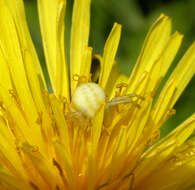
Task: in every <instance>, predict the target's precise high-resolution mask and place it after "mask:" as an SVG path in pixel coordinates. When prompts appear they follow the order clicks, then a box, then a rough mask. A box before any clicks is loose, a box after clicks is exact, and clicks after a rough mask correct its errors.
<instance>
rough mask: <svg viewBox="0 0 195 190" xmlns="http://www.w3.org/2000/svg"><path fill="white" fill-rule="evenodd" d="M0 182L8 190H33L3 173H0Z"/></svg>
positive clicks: (26, 184)
mask: <svg viewBox="0 0 195 190" xmlns="http://www.w3.org/2000/svg"><path fill="white" fill-rule="evenodd" d="M0 182H1V183H3V184H5V185H7V186H8V188H10V189H20V190H26V189H28V190H34V188H33V187H31V186H30V185H29V184H28V183H26V182H25V181H24V180H21V179H19V178H17V177H15V176H12V175H10V174H7V173H6V172H4V171H0Z"/></svg>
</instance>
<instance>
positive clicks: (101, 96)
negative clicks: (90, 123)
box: [72, 82, 106, 117]
mask: <svg viewBox="0 0 195 190" xmlns="http://www.w3.org/2000/svg"><path fill="white" fill-rule="evenodd" d="M105 99H106V96H105V92H104V89H103V88H102V87H101V86H99V85H98V84H96V83H92V82H90V83H85V84H82V85H80V86H78V87H77V88H76V90H75V92H74V94H73V97H72V102H73V105H74V106H75V108H76V109H77V110H78V111H80V112H82V113H83V114H85V115H87V116H89V117H93V116H94V114H95V112H96V110H97V108H98V105H99V103H100V102H103V101H105Z"/></svg>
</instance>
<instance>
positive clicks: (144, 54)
mask: <svg viewBox="0 0 195 190" xmlns="http://www.w3.org/2000/svg"><path fill="white" fill-rule="evenodd" d="M170 31H171V21H170V19H169V18H168V17H167V16H165V15H161V16H160V17H159V18H158V19H157V21H156V22H155V23H154V24H153V26H152V27H151V29H150V31H149V33H148V34H147V36H146V39H145V42H144V45H143V47H142V50H141V53H140V55H139V57H138V60H137V63H136V65H135V67H134V69H133V72H132V74H131V75H130V78H129V86H128V88H127V93H132V92H133V91H134V89H135V86H136V83H137V81H138V80H139V79H140V77H141V75H142V74H143V73H144V72H148V73H150V71H151V69H152V67H153V65H154V63H155V62H156V61H157V60H158V59H159V56H160V55H161V54H162V51H163V50H164V48H165V46H166V44H167V42H168V40H169V36H170Z"/></svg>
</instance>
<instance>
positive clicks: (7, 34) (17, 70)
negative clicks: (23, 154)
mask: <svg viewBox="0 0 195 190" xmlns="http://www.w3.org/2000/svg"><path fill="white" fill-rule="evenodd" d="M0 16H1V18H2V19H1V22H0V28H1V33H0V40H1V42H0V47H1V49H2V53H3V55H4V57H5V59H6V62H7V64H8V67H9V69H10V74H11V78H12V80H13V79H14V80H13V83H14V86H15V88H16V91H17V94H18V96H19V99H20V101H21V102H22V107H23V109H24V111H25V113H26V115H27V117H28V119H29V120H30V121H33V122H34V121H36V119H37V113H36V109H35V105H34V102H33V99H32V96H31V92H30V90H29V87H28V82H27V80H26V73H25V70H24V63H23V57H22V52H21V47H20V41H19V38H18V34H17V30H16V28H15V24H14V21H13V19H12V16H11V14H10V12H9V10H8V8H7V6H6V5H5V3H4V1H1V2H0ZM21 84H22V85H21ZM10 90H12V89H10Z"/></svg>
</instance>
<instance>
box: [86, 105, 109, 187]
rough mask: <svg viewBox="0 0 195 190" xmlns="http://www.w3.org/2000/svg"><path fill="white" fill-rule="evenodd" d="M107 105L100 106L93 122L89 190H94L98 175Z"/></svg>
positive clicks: (89, 160)
mask: <svg viewBox="0 0 195 190" xmlns="http://www.w3.org/2000/svg"><path fill="white" fill-rule="evenodd" d="M104 108H105V104H102V105H100V107H99V108H98V110H97V112H96V114H95V116H94V118H93V120H92V128H91V137H90V142H89V143H88V189H89V190H93V189H94V187H95V183H96V180H97V178H96V174H97V167H96V162H97V155H96V152H97V148H98V144H99V140H100V136H101V131H102V124H103V117H104Z"/></svg>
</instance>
